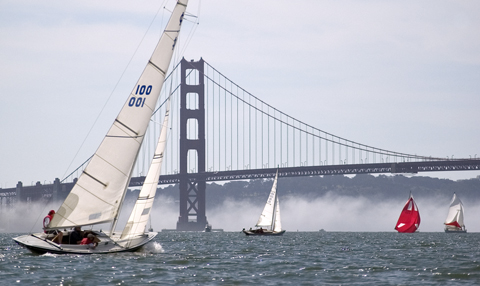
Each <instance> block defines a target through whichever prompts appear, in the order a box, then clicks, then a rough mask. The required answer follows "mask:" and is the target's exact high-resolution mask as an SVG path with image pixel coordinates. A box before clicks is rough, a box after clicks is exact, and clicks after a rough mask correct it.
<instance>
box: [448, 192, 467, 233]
mask: <svg viewBox="0 0 480 286" xmlns="http://www.w3.org/2000/svg"><path fill="white" fill-rule="evenodd" d="M445 225H446V226H447V228H448V227H449V226H452V227H453V228H464V227H465V224H464V222H463V204H462V201H460V199H459V198H458V197H457V195H456V194H453V198H452V201H451V203H450V208H449V210H448V215H447V218H446V219H445Z"/></svg>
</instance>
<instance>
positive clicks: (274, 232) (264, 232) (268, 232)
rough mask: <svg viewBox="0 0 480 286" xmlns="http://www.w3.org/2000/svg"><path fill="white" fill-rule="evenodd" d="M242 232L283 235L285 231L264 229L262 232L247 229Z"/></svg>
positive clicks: (247, 233)
mask: <svg viewBox="0 0 480 286" xmlns="http://www.w3.org/2000/svg"><path fill="white" fill-rule="evenodd" d="M242 231H243V233H245V234H246V235H274V236H275V235H277V236H278V235H283V234H284V233H285V230H282V231H268V230H264V231H263V232H255V231H249V230H242Z"/></svg>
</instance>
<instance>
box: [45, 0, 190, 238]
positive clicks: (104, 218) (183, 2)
mask: <svg viewBox="0 0 480 286" xmlns="http://www.w3.org/2000/svg"><path fill="white" fill-rule="evenodd" d="M187 3H188V0H178V2H177V4H176V6H175V8H174V10H173V12H172V15H171V18H170V20H169V22H168V24H167V26H166V28H165V31H164V32H163V34H162V36H161V38H160V40H159V42H158V44H157V47H156V48H155V51H154V52H153V55H152V56H151V58H150V60H149V62H148V64H147V66H146V67H145V69H144V71H143V73H142V75H141V76H140V78H139V80H138V82H137V84H136V85H135V87H134V88H133V91H132V92H131V94H130V96H129V98H128V99H127V102H126V103H125V105H124V106H123V108H122V110H121V111H120V113H119V114H118V116H117V118H116V119H115V121H114V122H113V125H112V127H111V128H110V130H109V131H108V133H107V135H106V136H105V138H104V139H103V141H102V143H101V144H100V146H99V147H98V149H97V151H96V152H95V154H94V156H93V157H92V159H91V160H90V162H89V163H88V165H87V167H86V168H85V170H84V171H83V173H82V174H81V175H80V177H79V178H78V181H77V182H76V184H75V186H74V187H73V189H72V190H71V192H70V194H69V195H68V196H67V198H66V199H65V201H64V202H63V204H62V205H61V206H60V208H59V209H58V211H57V213H56V214H55V216H54V218H53V220H52V221H51V223H50V225H49V226H50V228H68V227H73V226H77V225H92V224H98V223H103V222H109V221H114V220H116V218H117V217H118V212H119V209H120V207H121V205H122V201H123V199H124V196H125V192H126V189H127V187H128V184H129V181H130V177H131V173H132V171H133V167H134V163H135V160H136V158H137V155H138V152H139V149H140V146H141V145H142V142H143V139H144V134H145V131H146V129H147V126H148V123H149V121H150V117H151V116H152V113H153V111H154V108H155V105H156V103H157V100H158V97H159V95H160V91H161V88H162V86H163V81H164V79H165V75H166V73H167V70H168V67H169V65H170V61H171V58H172V55H173V51H174V48H175V44H176V42H177V38H178V36H179V32H180V27H181V24H182V21H183V16H184V13H185V9H186V6H187Z"/></svg>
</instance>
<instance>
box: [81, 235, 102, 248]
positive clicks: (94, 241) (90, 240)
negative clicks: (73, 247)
mask: <svg viewBox="0 0 480 286" xmlns="http://www.w3.org/2000/svg"><path fill="white" fill-rule="evenodd" d="M99 242H100V239H98V238H97V237H96V236H95V235H93V233H89V234H88V235H87V237H85V238H84V239H82V241H81V242H80V244H81V245H88V248H91V249H95V247H97V245H98V243H99Z"/></svg>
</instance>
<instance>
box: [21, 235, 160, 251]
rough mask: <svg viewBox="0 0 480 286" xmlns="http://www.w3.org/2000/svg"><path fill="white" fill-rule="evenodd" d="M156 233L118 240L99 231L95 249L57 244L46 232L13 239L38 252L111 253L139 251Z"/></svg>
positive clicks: (77, 245)
mask: <svg viewBox="0 0 480 286" xmlns="http://www.w3.org/2000/svg"><path fill="white" fill-rule="evenodd" d="M156 235H157V233H156V232H149V233H145V234H144V235H142V236H138V237H135V238H133V239H129V240H119V239H118V240H116V239H115V238H114V239H112V238H110V237H109V236H107V235H106V234H104V233H98V234H97V237H98V238H99V239H100V242H99V243H98V245H97V246H96V247H95V248H94V249H91V248H89V247H88V246H87V245H80V244H57V243H55V242H52V241H50V240H48V239H47V238H46V235H45V234H44V233H36V234H28V235H22V236H18V237H15V238H13V240H14V241H15V242H16V243H17V244H19V245H20V246H23V247H25V248H27V249H28V250H30V251H32V252H33V253H36V254H44V253H54V254H109V253H119V252H133V251H137V250H138V249H140V248H141V247H142V246H144V245H145V244H147V243H149V242H150V241H152V240H153V239H154V238H155V236H156Z"/></svg>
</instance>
